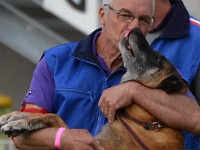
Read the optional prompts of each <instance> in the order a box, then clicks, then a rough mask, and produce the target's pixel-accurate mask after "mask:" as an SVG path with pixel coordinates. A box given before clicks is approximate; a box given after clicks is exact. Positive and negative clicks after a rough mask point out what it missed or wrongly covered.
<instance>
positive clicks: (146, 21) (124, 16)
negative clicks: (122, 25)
mask: <svg viewBox="0 0 200 150" xmlns="http://www.w3.org/2000/svg"><path fill="white" fill-rule="evenodd" d="M104 6H108V8H109V9H110V10H112V11H113V12H114V13H116V14H117V15H118V17H117V18H118V19H119V20H121V21H123V22H128V23H130V22H132V21H133V19H135V18H137V19H138V20H139V23H140V25H143V26H147V27H150V26H152V25H153V23H154V22H155V18H154V17H153V16H145V15H144V16H139V17H137V16H133V15H132V14H130V13H128V12H122V11H121V10H119V11H117V10H115V9H114V8H112V7H111V6H110V5H109V4H104Z"/></svg>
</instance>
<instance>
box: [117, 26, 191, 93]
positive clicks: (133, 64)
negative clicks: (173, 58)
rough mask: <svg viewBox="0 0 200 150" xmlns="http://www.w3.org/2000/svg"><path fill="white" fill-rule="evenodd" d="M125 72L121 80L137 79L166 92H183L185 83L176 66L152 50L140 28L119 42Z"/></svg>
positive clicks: (185, 87) (185, 86)
mask: <svg viewBox="0 0 200 150" xmlns="http://www.w3.org/2000/svg"><path fill="white" fill-rule="evenodd" d="M119 49H120V52H121V54H122V59H123V62H124V67H125V68H126V69H127V72H126V74H125V75H124V76H123V77H122V81H121V82H126V81H131V80H132V81H137V82H140V83H142V84H144V85H145V86H148V87H151V88H160V89H163V90H165V91H166V92H168V93H172V92H180V93H184V92H185V91H186V89H187V85H186V83H185V82H184V81H183V79H182V77H181V76H180V74H179V73H178V71H177V70H176V68H175V67H174V66H173V65H172V64H171V63H170V62H169V61H168V60H167V59H166V58H165V57H164V56H163V55H161V54H160V53H158V52H156V51H154V50H153V49H152V48H151V47H150V46H149V44H148V42H147V41H146V39H145V37H144V36H143V34H142V32H141V31H140V29H138V28H135V29H133V30H132V31H131V32H130V33H129V35H127V37H124V38H122V40H121V41H120V44H119Z"/></svg>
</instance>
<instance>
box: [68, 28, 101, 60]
mask: <svg viewBox="0 0 200 150" xmlns="http://www.w3.org/2000/svg"><path fill="white" fill-rule="evenodd" d="M99 31H101V28H100V29H97V30H95V31H94V32H92V33H91V34H89V35H88V36H86V37H85V38H84V39H82V40H81V41H80V42H79V43H78V45H77V46H76V48H75V50H74V52H73V54H72V56H74V57H76V58H79V59H83V60H86V61H89V62H95V63H96V57H95V55H94V54H93V39H94V37H95V35H96V33H97V32H99Z"/></svg>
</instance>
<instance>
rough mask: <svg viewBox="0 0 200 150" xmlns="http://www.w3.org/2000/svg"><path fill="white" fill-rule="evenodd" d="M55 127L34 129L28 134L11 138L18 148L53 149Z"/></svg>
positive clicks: (28, 149)
mask: <svg viewBox="0 0 200 150" xmlns="http://www.w3.org/2000/svg"><path fill="white" fill-rule="evenodd" d="M57 130H58V129H56V128H47V129H42V130H38V131H34V132H32V133H29V134H21V135H19V136H18V137H15V138H14V139H13V141H14V144H15V146H16V147H17V148H19V149H20V150H35V149H37V150H51V149H52V150H53V149H55V146H54V141H55V136H56V132H57Z"/></svg>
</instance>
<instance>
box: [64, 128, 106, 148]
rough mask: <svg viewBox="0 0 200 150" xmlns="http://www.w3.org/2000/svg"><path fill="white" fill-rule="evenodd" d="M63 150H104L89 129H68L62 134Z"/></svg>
mask: <svg viewBox="0 0 200 150" xmlns="http://www.w3.org/2000/svg"><path fill="white" fill-rule="evenodd" d="M61 149H62V150H104V148H103V147H102V146H101V145H100V143H99V142H98V141H97V140H96V139H95V138H94V137H93V136H92V135H91V134H90V133H89V132H88V131H87V130H82V129H66V130H65V131H64V132H63V134H62V136H61Z"/></svg>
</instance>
